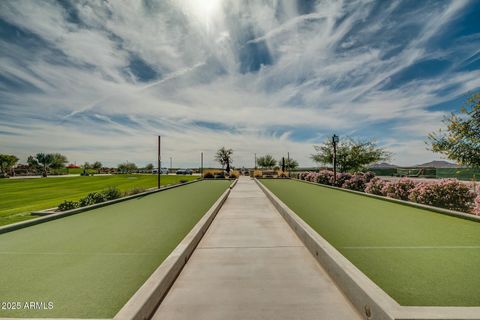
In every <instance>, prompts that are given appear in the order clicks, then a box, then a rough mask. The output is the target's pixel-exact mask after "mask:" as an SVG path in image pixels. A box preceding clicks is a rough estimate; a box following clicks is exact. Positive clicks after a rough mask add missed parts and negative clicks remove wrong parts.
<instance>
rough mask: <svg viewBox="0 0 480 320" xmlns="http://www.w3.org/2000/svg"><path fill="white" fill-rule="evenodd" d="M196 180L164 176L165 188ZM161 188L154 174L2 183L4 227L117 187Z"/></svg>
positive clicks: (0, 205) (0, 198)
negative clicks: (32, 213) (67, 202)
mask: <svg viewBox="0 0 480 320" xmlns="http://www.w3.org/2000/svg"><path fill="white" fill-rule="evenodd" d="M196 178H197V177H195V176H167V175H162V177H161V180H162V185H165V184H171V183H178V182H179V181H180V180H193V179H196ZM156 185H157V176H156V175H152V174H119V175H110V176H89V177H80V176H77V177H58V178H40V179H0V226H1V225H5V224H9V223H13V222H18V221H22V220H27V219H31V218H34V217H33V216H31V215H30V212H31V211H34V210H42V209H48V208H52V207H56V206H58V205H59V204H60V203H62V202H63V201H64V200H73V201H76V200H79V199H80V198H82V197H84V196H86V195H87V194H88V193H90V192H95V191H101V190H104V189H106V188H108V187H117V188H118V189H120V190H121V191H128V190H131V189H133V188H138V187H141V188H151V187H155V186H156Z"/></svg>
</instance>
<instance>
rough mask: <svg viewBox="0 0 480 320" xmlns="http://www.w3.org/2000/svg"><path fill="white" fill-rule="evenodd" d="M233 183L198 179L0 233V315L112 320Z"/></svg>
mask: <svg viewBox="0 0 480 320" xmlns="http://www.w3.org/2000/svg"><path fill="white" fill-rule="evenodd" d="M229 184H230V181H225V180H221V181H201V182H196V183H192V184H188V185H185V186H181V187H177V188H173V189H170V190H165V191H162V192H159V193H155V194H151V195H147V196H144V197H140V198H135V199H132V200H128V201H125V202H120V203H117V204H113V205H109V206H106V207H103V208H99V209H95V210H91V211H86V212H83V213H79V214H77V215H73V216H69V217H65V218H61V219H58V220H53V221H49V222H46V223H42V224H38V225H35V226H31V227H27V228H24V229H19V230H16V231H12V232H9V233H5V234H0V270H1V272H0V302H2V301H5V302H7V301H11V302H16V301H19V302H22V303H23V302H28V301H44V302H49V301H51V302H53V304H54V308H53V309H52V310H45V311H38V310H36V311H32V310H21V311H11V310H10V311H6V310H1V309H0V317H25V318H31V317H43V318H45V317H56V318H57V317H62V318H111V317H113V316H114V315H115V314H116V313H117V312H118V311H119V310H120V308H121V307H122V306H123V305H124V304H125V303H126V302H127V301H128V300H129V298H130V297H131V296H132V295H133V294H134V293H135V292H136V291H137V289H139V288H140V286H141V285H142V284H143V283H144V282H145V280H146V279H147V278H148V277H149V276H150V275H151V274H152V272H153V271H154V270H155V269H156V268H157V267H158V266H159V265H160V264H161V263H162V261H163V260H164V259H165V258H166V257H167V256H168V255H169V254H170V252H171V251H172V250H173V249H174V248H175V247H176V246H177V245H178V243H179V242H180V241H181V240H182V239H183V238H184V237H185V235H186V234H187V233H188V232H189V231H190V230H191V229H192V227H193V226H194V225H195V224H196V223H197V222H198V220H199V219H200V218H201V217H202V216H203V215H204V214H205V213H206V212H207V210H208V209H209V208H210V207H211V206H212V205H213V203H214V202H215V201H216V200H217V199H218V198H219V197H220V195H221V194H222V193H223V192H224V191H225V190H226V189H227V188H228V186H229Z"/></svg>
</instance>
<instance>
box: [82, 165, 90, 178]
mask: <svg viewBox="0 0 480 320" xmlns="http://www.w3.org/2000/svg"><path fill="white" fill-rule="evenodd" d="M91 168H92V165H91V164H90V163H89V162H85V163H84V164H83V165H82V169H83V174H82V175H84V176H88V173H87V170H88V169H91Z"/></svg>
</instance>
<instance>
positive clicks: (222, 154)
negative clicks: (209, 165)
mask: <svg viewBox="0 0 480 320" xmlns="http://www.w3.org/2000/svg"><path fill="white" fill-rule="evenodd" d="M232 154H233V150H232V149H226V148H225V147H221V148H220V149H218V151H217V154H216V155H215V160H216V161H217V162H219V163H220V164H221V165H222V169H223V168H224V167H225V166H226V169H225V171H227V174H230V164H231V163H232V162H233V161H232Z"/></svg>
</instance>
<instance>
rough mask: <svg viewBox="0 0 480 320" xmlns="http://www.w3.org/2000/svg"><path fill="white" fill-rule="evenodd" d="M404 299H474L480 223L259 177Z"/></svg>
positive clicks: (446, 302) (478, 283) (410, 302)
mask: <svg viewBox="0 0 480 320" xmlns="http://www.w3.org/2000/svg"><path fill="white" fill-rule="evenodd" d="M261 183H263V184H264V185H265V186H266V187H267V188H269V189H270V190H271V191H272V192H273V193H274V194H275V195H276V196H277V197H279V198H280V199H281V200H282V201H283V202H284V203H285V204H286V205H287V206H288V207H290V209H292V210H293V211H294V212H295V213H296V214H298V215H299V216H300V217H301V218H302V219H303V220H305V222H307V223H308V224H309V225H310V226H311V227H312V228H313V229H315V230H316V231H317V232H318V233H319V234H320V235H321V236H322V237H323V238H325V239H326V240H327V241H328V242H329V243H330V244H332V245H333V246H334V247H335V248H336V249H337V250H338V251H340V252H341V253H342V254H343V255H344V256H345V257H346V258H347V259H349V260H350V261H351V262H352V263H353V264H354V265H355V266H357V267H358V268H359V269H360V270H361V271H362V272H363V273H365V274H366V275H367V276H368V277H369V278H370V279H372V280H373V281H374V282H375V283H376V284H377V285H378V286H380V287H381V288H382V289H383V290H384V291H385V292H387V293H388V294H389V295H390V296H391V297H392V298H393V299H395V300H396V301H397V302H398V303H399V304H400V305H404V306H480V272H478V270H479V266H480V223H478V222H475V221H470V220H465V219H460V218H456V217H451V216H447V215H443V214H439V213H435V212H432V211H428V210H424V209H418V208H413V207H410V206H406V205H402V204H397V203H392V202H388V201H384V200H380V199H374V198H370V197H367V196H363V195H358V194H353V193H349V192H345V191H340V190H334V189H330V188H327V187H323V186H320V185H312V184H307V183H304V182H300V181H295V180H280V179H279V180H273V179H272V180H266V179H264V180H261Z"/></svg>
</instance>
